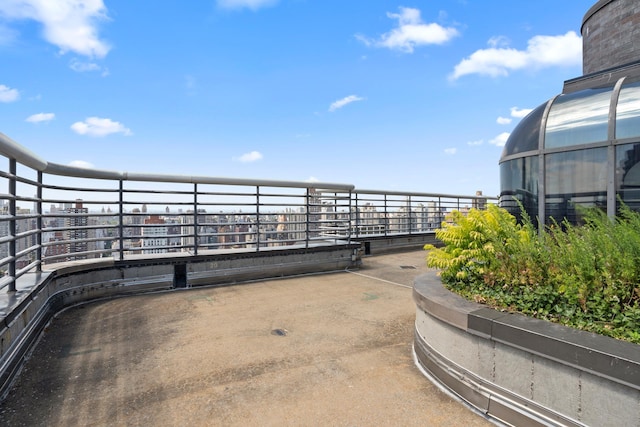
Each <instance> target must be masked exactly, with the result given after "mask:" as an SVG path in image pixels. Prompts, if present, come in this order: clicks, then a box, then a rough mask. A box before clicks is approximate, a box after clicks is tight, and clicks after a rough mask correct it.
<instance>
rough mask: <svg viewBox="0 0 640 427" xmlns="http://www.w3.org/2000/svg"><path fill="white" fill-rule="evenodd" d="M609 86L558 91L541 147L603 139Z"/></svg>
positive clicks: (609, 96) (605, 134)
mask: <svg viewBox="0 0 640 427" xmlns="http://www.w3.org/2000/svg"><path fill="white" fill-rule="evenodd" d="M611 92H612V88H611V87H609V88H604V89H587V90H583V91H580V92H575V93H570V94H567V95H560V96H559V97H557V98H556V100H555V101H554V102H553V106H552V107H551V110H550V111H549V117H548V119H547V127H546V132H545V143H544V144H545V148H559V147H569V146H573V145H581V144H589V143H592V142H599V141H606V140H607V139H608V138H607V124H608V119H609V106H610V101H611Z"/></svg>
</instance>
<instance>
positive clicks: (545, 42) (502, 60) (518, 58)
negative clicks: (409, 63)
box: [449, 31, 582, 80]
mask: <svg viewBox="0 0 640 427" xmlns="http://www.w3.org/2000/svg"><path fill="white" fill-rule="evenodd" d="M489 46H490V47H489V48H487V49H479V50H477V51H475V52H474V53H472V54H471V55H470V56H469V57H467V58H465V59H463V60H462V61H460V62H459V63H458V64H457V65H456V66H455V68H454V70H453V72H452V73H451V75H450V76H449V78H450V79H451V80H456V79H458V78H460V77H462V76H465V75H469V74H479V75H484V76H490V77H498V76H508V75H509V73H510V72H511V71H516V70H521V69H524V68H533V69H540V68H545V67H554V66H575V65H580V64H582V38H581V37H580V36H579V35H578V34H576V32H575V31H569V32H567V33H566V34H564V35H559V36H534V37H532V38H531V39H529V41H528V43H527V49H526V50H517V49H514V48H510V47H508V45H507V41H506V40H505V39H503V38H495V37H494V38H492V39H491V40H490V41H489Z"/></svg>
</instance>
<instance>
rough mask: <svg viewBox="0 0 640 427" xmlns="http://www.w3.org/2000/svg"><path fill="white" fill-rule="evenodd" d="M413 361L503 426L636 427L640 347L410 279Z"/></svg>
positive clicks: (431, 280) (428, 279)
mask: <svg viewBox="0 0 640 427" xmlns="http://www.w3.org/2000/svg"><path fill="white" fill-rule="evenodd" d="M414 300H415V302H416V306H417V310H416V325H415V328H416V329H415V341H414V353H415V354H414V356H415V358H416V361H417V363H418V364H419V365H420V366H421V367H422V368H424V369H425V370H426V372H427V373H428V375H429V376H430V377H432V379H434V380H435V381H437V382H438V383H440V384H441V385H442V386H444V387H445V388H446V389H448V390H450V391H451V392H453V393H454V394H456V395H457V396H459V397H460V398H461V399H462V400H463V401H465V402H467V403H468V404H470V405H471V406H473V407H475V408H476V409H477V410H478V411H480V412H482V413H484V414H486V415H488V416H489V417H492V418H495V419H498V420H500V421H503V422H505V423H508V424H513V425H518V426H527V425H570V426H582V425H594V426H595V425H598V426H621V425H625V426H634V425H635V426H638V425H640V346H639V345H635V344H631V343H627V342H623V341H619V340H615V339H612V338H608V337H604V336H600V335H597V334H592V333H589V332H584V331H579V330H576V329H573V328H569V327H565V326H562V325H558V324H554V323H550V322H546V321H542V320H537V319H532V318H528V317H525V316H522V315H518V314H510V313H503V312H500V311H496V310H492V309H488V308H486V307H485V306H482V305H480V304H475V303H472V302H469V301H467V300H465V299H463V298H462V297H460V296H458V295H456V294H454V293H452V292H450V291H448V290H446V289H445V288H444V287H443V286H442V284H441V282H440V279H439V277H437V275H436V273H429V274H426V275H422V276H419V277H418V278H417V279H416V280H415V286H414Z"/></svg>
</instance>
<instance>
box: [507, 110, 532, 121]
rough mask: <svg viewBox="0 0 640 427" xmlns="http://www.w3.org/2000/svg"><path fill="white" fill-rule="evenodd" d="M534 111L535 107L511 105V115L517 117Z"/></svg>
mask: <svg viewBox="0 0 640 427" xmlns="http://www.w3.org/2000/svg"><path fill="white" fill-rule="evenodd" d="M532 111H533V108H518V107H511V117H517V118H519V119H521V118H523V117H524V116H526V115H527V114H529V113H530V112H532Z"/></svg>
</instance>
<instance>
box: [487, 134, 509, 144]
mask: <svg viewBox="0 0 640 427" xmlns="http://www.w3.org/2000/svg"><path fill="white" fill-rule="evenodd" d="M509 135H511V134H510V133H509V132H502V133H501V134H500V135H498V136H496V137H495V138H493V139H492V140H490V141H489V144H491V145H495V146H496V147H504V144H506V143H507V139H509Z"/></svg>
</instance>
